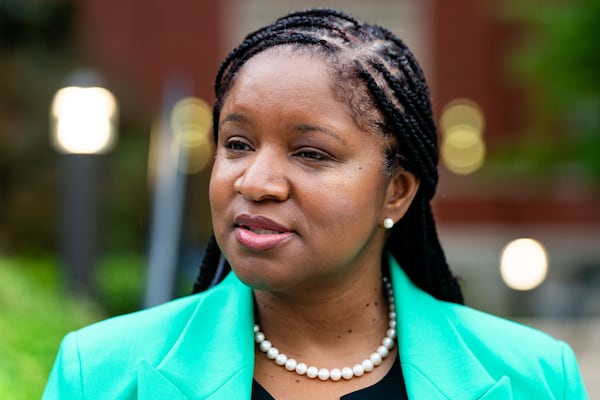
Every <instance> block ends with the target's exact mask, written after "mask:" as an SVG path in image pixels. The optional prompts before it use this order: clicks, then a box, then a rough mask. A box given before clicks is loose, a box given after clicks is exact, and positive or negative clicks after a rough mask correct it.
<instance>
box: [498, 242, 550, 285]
mask: <svg viewBox="0 0 600 400" xmlns="http://www.w3.org/2000/svg"><path fill="white" fill-rule="evenodd" d="M500 273H501V275H502V279H503V280H504V283H506V285H507V286H508V287H510V288H512V289H515V290H531V289H534V288H536V287H538V286H539V285H541V284H542V282H543V281H544V279H546V275H547V273H548V257H547V255H546V250H545V249H544V246H542V244H541V243H539V242H538V241H536V240H534V239H530V238H522V239H516V240H513V241H512V242H510V243H509V244H508V245H507V246H506V247H505V248H504V250H503V251H502V255H501V257H500Z"/></svg>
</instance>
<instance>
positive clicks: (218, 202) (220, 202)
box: [208, 160, 233, 213]
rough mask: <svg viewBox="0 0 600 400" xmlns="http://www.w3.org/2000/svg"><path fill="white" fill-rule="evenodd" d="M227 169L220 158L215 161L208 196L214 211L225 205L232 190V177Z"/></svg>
mask: <svg viewBox="0 0 600 400" xmlns="http://www.w3.org/2000/svg"><path fill="white" fill-rule="evenodd" d="M226 170H227V169H226V168H224V167H223V165H222V164H221V163H220V162H219V161H218V160H216V161H215V164H214V165H213V169H212V173H211V176H210V183H209V185H208V198H209V201H210V207H211V210H212V211H213V213H214V211H215V210H221V209H223V208H224V207H225V205H226V203H227V198H228V196H230V192H231V191H232V185H233V183H232V182H231V177H230V176H229V175H228V174H226V173H225V171H226Z"/></svg>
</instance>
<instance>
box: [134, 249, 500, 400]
mask: <svg viewBox="0 0 600 400" xmlns="http://www.w3.org/2000/svg"><path fill="white" fill-rule="evenodd" d="M390 266H391V274H392V282H393V285H394V292H395V298H396V300H395V301H396V310H397V313H396V314H397V326H398V345H399V351H400V356H401V362H402V373H403V374H404V379H405V382H406V389H407V392H408V396H409V398H411V399H424V398H426V399H432V400H435V399H465V400H468V399H485V400H496V399H498V400H499V399H502V400H510V399H512V393H511V386H510V380H509V379H508V377H503V378H501V379H500V380H498V381H496V380H495V379H494V378H493V377H492V376H490V374H489V373H488V372H487V371H486V369H485V368H484V367H483V365H482V364H481V363H480V362H479V360H478V359H477V357H476V356H475V355H474V354H473V353H472V352H471V350H470V349H469V347H468V346H467V345H466V344H465V342H464V340H463V339H462V337H461V336H460V334H459V333H458V332H457V329H456V325H455V321H454V320H453V319H452V317H451V313H452V312H453V310H454V308H453V307H461V306H458V305H456V306H449V307H441V305H442V304H444V303H440V301H439V300H436V299H434V298H433V297H431V296H430V295H428V294H427V293H425V292H423V291H422V290H420V289H418V288H417V287H416V286H415V285H414V284H413V283H412V282H411V281H410V279H409V278H408V277H407V276H406V274H405V273H404V271H403V270H402V269H401V268H400V267H399V266H398V264H397V263H396V261H395V260H394V258H393V257H390ZM211 290H213V291H214V292H213V293H212V294H211V295H210V296H202V297H199V298H198V305H197V307H196V309H195V311H194V312H193V314H192V316H191V318H190V320H189V321H188V323H187V325H186V327H185V328H184V329H183V330H182V332H181V335H180V336H179V338H178V339H177V340H176V341H175V344H174V345H173V347H172V348H171V350H170V351H169V352H168V354H167V355H166V357H165V358H164V359H163V360H162V361H161V362H160V363H159V365H158V366H157V367H156V368H154V367H152V366H151V365H150V364H148V363H147V362H146V361H141V362H140V363H139V365H138V398H139V399H141V400H158V399H165V398H169V399H181V400H184V399H206V400H230V399H250V397H251V390H252V378H253V371H254V338H253V333H252V332H253V330H252V327H253V324H254V312H253V302H252V291H251V289H250V288H248V287H247V286H246V285H244V284H243V283H241V282H240V281H239V280H238V279H237V277H236V276H235V274H233V273H230V274H229V275H228V276H227V277H226V278H225V280H224V281H223V282H222V283H221V284H219V285H218V286H217V287H215V288H213V289H211ZM194 376H197V378H194Z"/></svg>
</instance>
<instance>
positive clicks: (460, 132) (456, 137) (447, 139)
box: [440, 99, 486, 175]
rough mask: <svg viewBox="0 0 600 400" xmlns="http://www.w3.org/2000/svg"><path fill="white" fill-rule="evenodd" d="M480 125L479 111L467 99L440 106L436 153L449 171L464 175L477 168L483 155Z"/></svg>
mask: <svg viewBox="0 0 600 400" xmlns="http://www.w3.org/2000/svg"><path fill="white" fill-rule="evenodd" d="M484 126H485V119H484V116H483V112H482V111H481V109H480V108H479V106H478V105H477V104H476V103H474V102H473V101H471V100H468V99H456V100H453V101H451V102H450V103H448V104H447V105H446V107H444V110H443V111H442V116H441V119H440V129H441V132H442V144H441V149H440V152H441V156H442V161H443V162H444V165H445V166H446V168H448V170H449V171H451V172H453V173H455V174H457V175H468V174H472V173H473V172H475V171H477V170H478V169H479V168H481V166H482V165H483V163H484V161H485V154H486V150H485V143H484V140H483V129H484Z"/></svg>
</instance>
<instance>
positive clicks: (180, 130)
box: [171, 97, 212, 174]
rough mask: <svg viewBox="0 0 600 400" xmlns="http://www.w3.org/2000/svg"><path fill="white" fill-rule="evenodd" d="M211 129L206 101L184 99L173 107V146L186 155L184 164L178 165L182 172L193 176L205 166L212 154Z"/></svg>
mask: <svg viewBox="0 0 600 400" xmlns="http://www.w3.org/2000/svg"><path fill="white" fill-rule="evenodd" d="M211 128H212V110H211V107H210V105H209V104H208V103H207V102H206V101H204V100H202V99H199V98H196V97H186V98H184V99H181V100H179V101H178V102H177V103H176V104H175V106H173V111H172V112H171V129H173V134H174V138H175V140H174V144H175V145H176V146H177V147H179V150H185V153H186V161H185V163H183V164H180V165H179V168H180V169H181V170H182V172H185V173H188V174H194V173H197V172H200V171H201V170H203V169H204V168H205V167H206V166H207V164H208V161H209V160H210V157H211V154H212V144H211V140H210V132H211Z"/></svg>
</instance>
